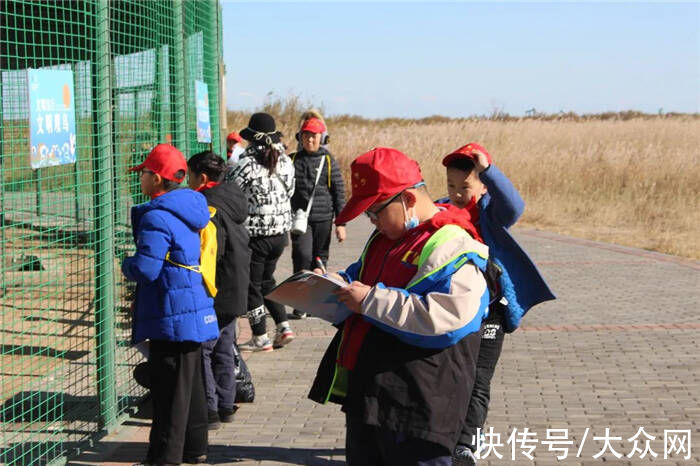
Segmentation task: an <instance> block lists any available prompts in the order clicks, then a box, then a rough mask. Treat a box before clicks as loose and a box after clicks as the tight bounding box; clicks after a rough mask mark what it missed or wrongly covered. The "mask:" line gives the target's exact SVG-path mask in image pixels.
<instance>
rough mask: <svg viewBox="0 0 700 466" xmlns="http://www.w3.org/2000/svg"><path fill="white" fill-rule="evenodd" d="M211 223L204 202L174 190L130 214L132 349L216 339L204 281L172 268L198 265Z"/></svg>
mask: <svg viewBox="0 0 700 466" xmlns="http://www.w3.org/2000/svg"><path fill="white" fill-rule="evenodd" d="M208 221H209V210H208V209H207V202H206V199H205V198H204V196H202V195H201V194H199V193H197V192H194V191H192V190H190V189H175V190H173V191H170V192H167V193H165V194H162V195H160V196H158V197H156V198H155V199H153V200H151V201H150V202H146V203H144V204H140V205H137V206H134V207H132V208H131V225H132V228H133V233H134V239H135V240H136V253H135V254H134V255H133V256H131V257H127V258H126V259H124V262H123V263H122V272H123V273H124V275H125V276H126V278H128V279H129V280H133V281H135V282H137V287H136V301H135V303H134V316H133V328H132V339H133V342H134V343H138V342H141V341H143V340H145V339H152V340H166V341H177V342H181V341H193V342H203V341H208V340H213V339H216V338H218V336H219V327H218V325H217V320H216V313H215V312H214V301H213V300H212V299H211V298H210V297H209V296H208V295H207V292H206V290H205V288H204V284H203V281H202V275H201V274H200V273H197V272H195V271H193V270H190V269H188V268H185V267H182V266H180V265H175V264H174V263H177V264H182V265H186V266H197V265H199V250H200V240H199V230H200V229H202V228H203V227H204V226H205V225H206V224H207V222H208ZM166 256H168V258H169V259H170V261H172V262H170V261H168V260H166Z"/></svg>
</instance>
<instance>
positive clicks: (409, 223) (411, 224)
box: [401, 197, 420, 230]
mask: <svg viewBox="0 0 700 466" xmlns="http://www.w3.org/2000/svg"><path fill="white" fill-rule="evenodd" d="M401 205H402V206H403V213H404V216H405V217H406V221H405V222H404V223H403V227H404V228H405V229H406V230H410V229H412V228H415V227H417V226H418V224H419V223H420V222H419V221H418V217H416V209H415V208H413V215H412V216H410V217H409V216H408V211H407V210H406V203H405V202H404V201H403V197H401Z"/></svg>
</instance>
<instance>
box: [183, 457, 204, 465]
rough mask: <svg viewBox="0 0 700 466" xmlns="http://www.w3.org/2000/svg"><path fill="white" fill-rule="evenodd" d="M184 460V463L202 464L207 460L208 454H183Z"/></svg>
mask: <svg viewBox="0 0 700 466" xmlns="http://www.w3.org/2000/svg"><path fill="white" fill-rule="evenodd" d="M182 462H183V463H188V464H202V463H206V462H207V455H199V456H183V457H182Z"/></svg>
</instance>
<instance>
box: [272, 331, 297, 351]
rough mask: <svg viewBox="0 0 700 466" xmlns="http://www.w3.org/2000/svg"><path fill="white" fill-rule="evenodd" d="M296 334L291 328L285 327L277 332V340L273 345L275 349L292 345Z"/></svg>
mask: <svg viewBox="0 0 700 466" xmlns="http://www.w3.org/2000/svg"><path fill="white" fill-rule="evenodd" d="M294 337H295V336H294V332H292V329H291V328H289V327H284V328H283V329H280V330H277V334H276V335H275V340H274V343H273V345H272V346H273V347H274V348H281V347H283V346H284V345H286V344H288V343H291V342H292V340H294Z"/></svg>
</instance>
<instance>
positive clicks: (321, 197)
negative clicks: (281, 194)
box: [290, 148, 345, 222]
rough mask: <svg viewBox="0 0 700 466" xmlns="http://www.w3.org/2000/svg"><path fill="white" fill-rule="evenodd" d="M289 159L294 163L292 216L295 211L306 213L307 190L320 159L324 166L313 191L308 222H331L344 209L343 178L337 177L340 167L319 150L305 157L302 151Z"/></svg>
mask: <svg viewBox="0 0 700 466" xmlns="http://www.w3.org/2000/svg"><path fill="white" fill-rule="evenodd" d="M290 157H291V158H292V160H293V161H294V177H295V180H296V187H295V189H294V195H293V196H292V212H296V210H297V209H306V207H307V205H308V203H309V199H310V198H311V190H312V189H313V185H314V182H315V181H316V171H317V170H318V165H319V164H320V163H321V157H323V158H324V159H325V162H324V164H323V169H322V171H321V176H320V177H319V179H318V183H317V184H316V190H315V191H314V201H313V204H312V205H311V214H310V215H309V221H312V222H320V221H322V220H331V219H333V217H334V216H337V215H338V214H339V213H340V211H341V210H343V207H344V206H345V184H344V183H343V176H342V175H341V173H340V166H339V165H338V162H337V160H335V158H334V157H333V156H332V155H331V154H330V152H328V151H327V150H326V149H324V148H320V149H319V150H318V152H315V153H313V154H309V153H308V152H306V151H305V150H303V149H302V150H300V151H299V152H296V153H294V154H292V155H290ZM329 161H330V165H331V166H330V177H329V175H328V170H329V167H328V165H329V164H328V162H329ZM329 180H330V183H329ZM329 184H330V186H329Z"/></svg>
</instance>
